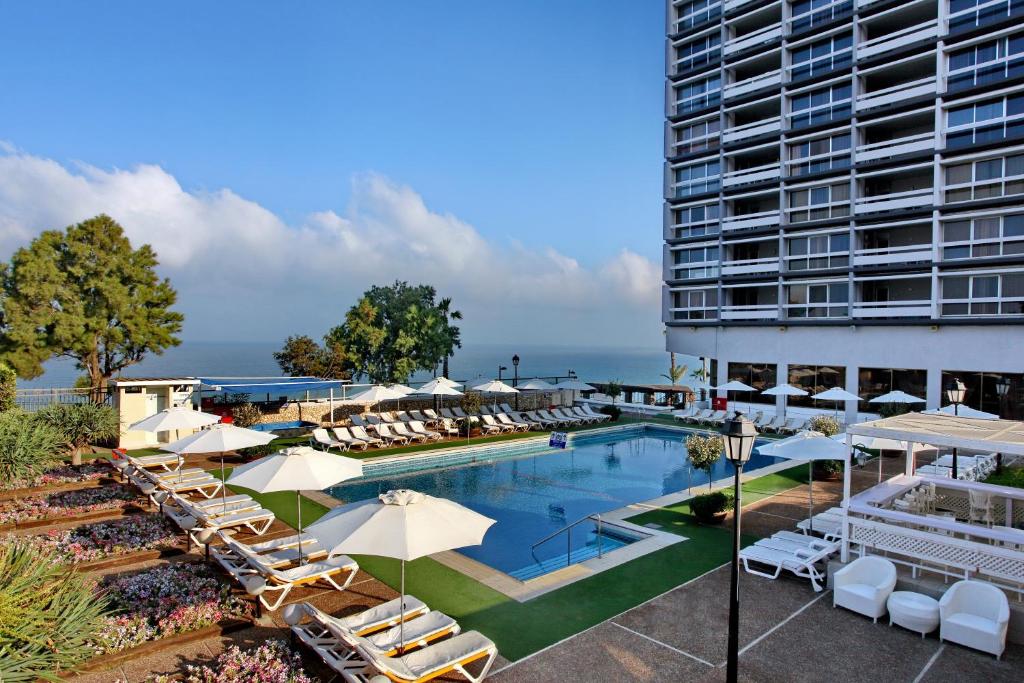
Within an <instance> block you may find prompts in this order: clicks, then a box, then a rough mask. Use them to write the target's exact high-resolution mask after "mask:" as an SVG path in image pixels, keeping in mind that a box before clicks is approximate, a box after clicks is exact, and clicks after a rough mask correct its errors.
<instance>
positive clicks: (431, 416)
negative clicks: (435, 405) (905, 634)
mask: <svg viewBox="0 0 1024 683" xmlns="http://www.w3.org/2000/svg"><path fill="white" fill-rule="evenodd" d="M422 412H423V415H424V416H425V417H426V418H427V419H426V420H424V421H423V422H424V423H425V424H426V425H427V426H428V427H429V426H431V425H434V426H437V425H439V424H441V420H442V419H443V418H442V417H441V416H440V415H438V414H437V413H436V412H434V411H433V410H432V409H430V408H424V409H423V411H422Z"/></svg>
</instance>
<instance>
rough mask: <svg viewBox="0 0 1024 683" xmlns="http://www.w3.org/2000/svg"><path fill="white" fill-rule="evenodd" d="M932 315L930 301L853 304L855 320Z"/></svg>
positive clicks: (864, 302)
mask: <svg viewBox="0 0 1024 683" xmlns="http://www.w3.org/2000/svg"><path fill="white" fill-rule="evenodd" d="M931 314H932V302H931V301H930V300H929V299H914V300H909V299H908V300H900V301H870V302H868V301H858V302H856V303H855V304H853V317H854V318H928V317H930V316H931Z"/></svg>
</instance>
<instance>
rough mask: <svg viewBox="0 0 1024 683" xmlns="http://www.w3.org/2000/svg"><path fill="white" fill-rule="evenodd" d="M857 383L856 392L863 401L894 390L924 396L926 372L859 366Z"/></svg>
mask: <svg viewBox="0 0 1024 683" xmlns="http://www.w3.org/2000/svg"><path fill="white" fill-rule="evenodd" d="M857 383H858V391H857V393H858V394H859V395H860V397H861V398H862V399H864V400H865V401H870V400H871V399H873V398H877V397H879V396H881V395H882V394H888V393H889V392H890V391H896V390H899V391H903V392H906V393H908V394H910V395H911V396H917V397H918V398H924V397H925V395H926V387H927V386H928V372H927V371H926V370H908V369H905V368H860V370H859V371H858V372H857Z"/></svg>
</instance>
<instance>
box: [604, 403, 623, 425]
mask: <svg viewBox="0 0 1024 683" xmlns="http://www.w3.org/2000/svg"><path fill="white" fill-rule="evenodd" d="M599 410H600V411H601V412H602V413H604V414H605V415H611V416H612V419H611V421H612V422H615V421H617V420H618V419H619V418H620V417H622V408H620V407H618V406H601V408H600V409H599Z"/></svg>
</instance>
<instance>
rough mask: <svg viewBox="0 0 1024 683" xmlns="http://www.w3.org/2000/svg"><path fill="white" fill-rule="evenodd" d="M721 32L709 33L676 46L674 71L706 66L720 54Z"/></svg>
mask: <svg viewBox="0 0 1024 683" xmlns="http://www.w3.org/2000/svg"><path fill="white" fill-rule="evenodd" d="M721 44H722V36H721V33H718V32H715V33H709V34H708V35H705V36H701V37H700V38H697V39H696V40H692V41H690V42H688V43H684V44H682V45H680V46H679V47H677V48H676V73H677V74H681V73H683V72H684V71H689V70H690V69H697V68H700V67H702V66H707V65H708V64H710V63H711V62H713V61H716V60H718V59H719V58H720V57H721V56H722V50H721Z"/></svg>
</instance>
